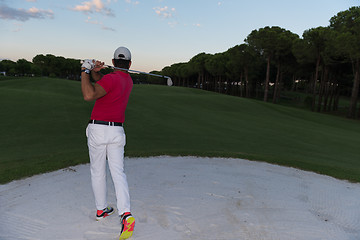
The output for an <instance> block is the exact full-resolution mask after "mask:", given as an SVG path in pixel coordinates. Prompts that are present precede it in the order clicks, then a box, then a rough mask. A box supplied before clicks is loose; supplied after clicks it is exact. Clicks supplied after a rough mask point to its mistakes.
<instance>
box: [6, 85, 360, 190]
mask: <svg viewBox="0 0 360 240" xmlns="http://www.w3.org/2000/svg"><path fill="white" fill-rule="evenodd" d="M0 93H1V94H0V101H1V102H2V103H3V104H2V110H3V111H1V112H0V115H1V118H0V123H1V126H2V128H1V130H0V134H1V136H2V137H1V140H0V151H1V153H2V154H1V156H0V183H5V182H8V181H10V180H13V179H18V178H21V177H25V176H30V175H33V174H36V173H40V172H46V171H51V170H54V169H59V168H63V167H66V166H69V165H75V164H78V163H84V162H88V155H87V146H86V138H85V127H86V122H87V119H88V118H89V116H90V112H91V108H92V105H93V103H87V102H84V101H83V100H82V95H81V90H80V83H79V82H73V81H64V80H58V79H44V78H42V79H36V78H34V79H33V78H30V79H29V78H23V79H12V80H7V81H1V82H0ZM4 103H6V104H4ZM125 129H126V134H127V146H126V153H125V154H126V155H127V156H130V157H134V156H154V155H165V154H166V155H174V156H176V155H197V156H210V157H211V156H223V157H240V158H247V159H252V160H259V161H267V162H270V163H275V164H281V165H286V166H293V167H297V168H301V169H305V170H311V171H315V172H318V173H323V174H327V175H331V176H334V177H337V178H341V179H348V180H351V181H359V182H360V158H359V156H360V148H359V147H358V146H359V145H360V124H359V122H358V121H353V120H348V119H343V118H339V117H333V116H329V115H324V114H317V113H312V112H308V111H303V110H299V109H294V108H289V107H284V106H279V105H274V104H271V103H264V102H260V101H254V100H250V99H243V98H237V97H231V96H227V95H221V94H216V93H212V92H206V91H201V90H197V89H189V88H180V87H165V86H153V85H135V86H134V89H133V92H132V94H131V97H130V103H129V106H128V109H127V111H126V124H125Z"/></svg>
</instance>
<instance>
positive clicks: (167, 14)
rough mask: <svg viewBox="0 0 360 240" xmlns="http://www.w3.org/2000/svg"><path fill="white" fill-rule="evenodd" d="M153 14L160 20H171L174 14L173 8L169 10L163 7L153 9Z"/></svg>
mask: <svg viewBox="0 0 360 240" xmlns="http://www.w3.org/2000/svg"><path fill="white" fill-rule="evenodd" d="M153 9H154V10H155V13H156V14H157V15H158V16H159V17H162V18H171V17H173V14H174V13H175V8H171V9H170V8H169V7H168V6H165V7H154V8H153Z"/></svg>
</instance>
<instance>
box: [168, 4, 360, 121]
mask: <svg viewBox="0 0 360 240" xmlns="http://www.w3.org/2000/svg"><path fill="white" fill-rule="evenodd" d="M162 73H163V74H164V75H168V76H171V77H172V79H173V81H174V83H175V85H177V86H185V87H196V88H200V89H204V90H210V91H216V92H219V93H226V94H231V95H237V96H242V97H249V98H250V97H252V98H262V99H263V100H264V101H272V102H273V103H277V102H278V100H279V97H280V93H281V91H283V90H302V91H304V92H306V93H309V94H310V95H311V96H312V97H309V99H308V102H309V104H310V106H311V109H312V110H313V111H319V112H320V111H333V110H337V108H338V106H339V96H340V95H345V96H349V97H351V103H350V108H349V111H348V117H350V118H356V117H360V116H356V115H357V111H356V110H357V108H356V105H357V101H358V97H359V85H360V75H359V74H360V7H352V8H349V9H348V10H346V11H342V12H339V13H338V14H337V15H336V16H334V17H332V18H331V19H330V25H329V26H328V27H317V28H312V29H309V30H306V31H304V33H303V35H302V38H300V37H299V36H298V35H296V34H294V33H292V32H290V31H288V30H286V29H283V28H280V27H277V26H275V27H264V28H260V29H258V30H253V31H252V32H251V33H250V34H249V35H248V36H247V38H246V39H245V43H244V44H241V45H237V46H235V47H232V48H230V49H228V50H227V51H226V52H223V53H217V54H207V53H200V54H198V55H196V56H194V57H193V58H192V59H191V60H190V61H189V62H186V63H175V64H173V65H171V66H167V67H165V68H163V69H162ZM358 114H360V111H359V113H358Z"/></svg>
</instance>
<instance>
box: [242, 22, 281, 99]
mask: <svg viewBox="0 0 360 240" xmlns="http://www.w3.org/2000/svg"><path fill="white" fill-rule="evenodd" d="M285 31H286V30H285V29H282V28H280V27H277V26H275V27H265V28H260V29H259V30H253V31H252V32H251V33H250V34H249V35H248V36H247V38H246V39H245V41H246V42H247V43H248V44H249V45H250V46H252V47H253V48H254V49H255V50H256V51H257V52H258V53H259V54H260V55H261V56H263V57H264V58H265V59H266V61H267V67H266V79H265V89H264V101H265V102H267V100H268V93H269V82H270V63H271V60H272V58H273V57H274V55H275V53H276V49H277V47H278V40H279V35H280V34H281V33H283V32H285Z"/></svg>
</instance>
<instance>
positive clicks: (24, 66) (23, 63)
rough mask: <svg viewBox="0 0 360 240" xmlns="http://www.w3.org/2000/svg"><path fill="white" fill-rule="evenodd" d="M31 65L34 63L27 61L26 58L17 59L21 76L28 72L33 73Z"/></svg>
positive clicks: (17, 70) (17, 66)
mask: <svg viewBox="0 0 360 240" xmlns="http://www.w3.org/2000/svg"><path fill="white" fill-rule="evenodd" d="M31 65H32V63H31V62H29V61H27V60H26V59H19V60H17V61H16V68H15V69H16V72H17V73H18V74H20V75H21V76H25V75H26V74H30V73H31Z"/></svg>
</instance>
